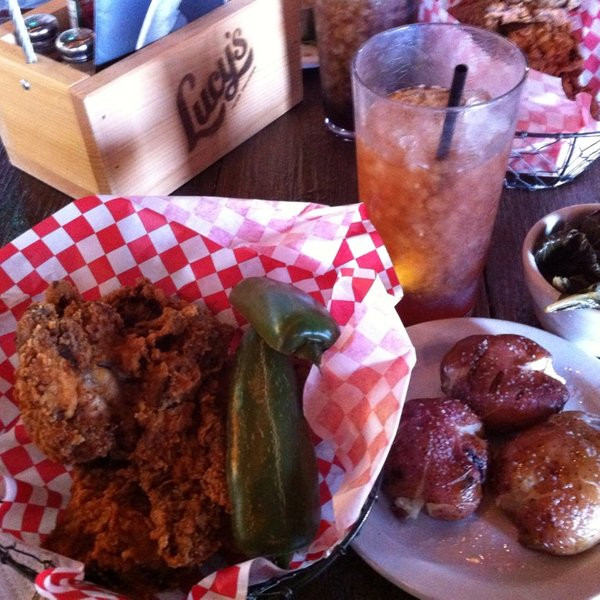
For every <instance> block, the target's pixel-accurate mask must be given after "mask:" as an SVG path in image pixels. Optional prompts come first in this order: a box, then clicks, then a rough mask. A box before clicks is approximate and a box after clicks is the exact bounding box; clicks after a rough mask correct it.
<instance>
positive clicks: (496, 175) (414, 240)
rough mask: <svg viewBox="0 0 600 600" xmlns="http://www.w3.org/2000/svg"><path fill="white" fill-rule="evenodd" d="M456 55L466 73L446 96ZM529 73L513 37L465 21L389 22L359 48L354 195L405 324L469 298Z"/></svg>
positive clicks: (458, 312)
mask: <svg viewBox="0 0 600 600" xmlns="http://www.w3.org/2000/svg"><path fill="white" fill-rule="evenodd" d="M457 65H460V66H463V65H465V66H466V67H467V69H466V70H467V73H466V80H465V82H464V89H463V91H462V94H459V96H458V97H459V101H458V105H457V106H455V107H448V99H449V90H450V87H451V84H452V80H453V75H454V72H455V67H456V66H457ZM462 68H463V69H464V67H462ZM526 76H527V62H526V59H525V57H524V55H523V53H522V52H521V51H520V50H519V48H518V47H517V46H516V45H514V44H513V43H512V42H509V41H508V40H507V39H505V38H503V37H501V36H499V35H497V34H495V33H491V32H488V31H485V30H483V29H477V28H473V27H467V26H463V25H455V24H445V23H419V24H414V25H407V26H404V27H398V28H395V29H390V30H387V31H384V32H382V33H379V34H377V35H375V36H373V37H371V38H370V39H369V40H368V41H367V42H365V44H363V45H362V46H361V48H360V49H359V50H358V52H357V53H356V56H355V59H354V62H353V66H352V80H353V96H354V114H355V132H356V156H357V169H358V187H359V199H360V200H361V201H363V202H364V203H365V206H366V208H367V212H368V214H369V218H370V219H371V221H372V223H373V225H374V226H375V228H376V229H377V230H378V232H379V233H380V235H381V237H382V239H383V242H384V244H385V246H386V248H387V250H388V252H389V254H390V256H391V258H392V261H393V263H394V268H395V270H396V273H397V275H398V279H399V280H400V283H401V285H402V288H403V291H404V296H403V298H402V300H401V301H400V303H399V305H398V312H399V313H400V316H401V318H402V319H403V322H404V324H405V325H410V324H413V323H419V322H422V321H429V320H433V319H442V318H449V317H461V316H467V315H468V314H469V313H470V312H471V310H472V309H473V306H474V304H475V301H476V298H477V293H478V287H479V281H480V276H481V273H482V271H483V267H484V263H485V259H486V255H487V251H488V247H489V243H490V239H491V235H492V230H493V227H494V220H495V217H496V212H497V209H498V203H499V200H500V194H501V191H502V184H503V180H504V175H505V171H506V166H507V162H508V155H509V152H510V147H511V143H512V140H513V136H514V131H515V124H516V119H517V113H518V106H519V99H520V94H521V89H522V87H523V84H524V82H525V79H526Z"/></svg>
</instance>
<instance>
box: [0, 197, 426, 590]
mask: <svg viewBox="0 0 600 600" xmlns="http://www.w3.org/2000/svg"><path fill="white" fill-rule="evenodd" d="M247 276H268V277H271V278H273V279H278V280H281V281H287V282H291V283H293V284H294V285H297V286H298V287H300V288H302V289H303V290H305V291H307V292H309V293H310V294H312V295H313V296H314V297H315V298H317V299H319V300H320V301H322V302H323V303H324V304H325V305H326V306H328V308H329V309H330V311H331V313H332V315H333V316H334V317H335V319H336V320H337V321H338V323H339V324H340V325H341V336H340V338H339V340H338V341H337V342H336V344H335V346H334V347H333V348H331V349H330V350H329V351H328V352H326V353H325V356H324V358H323V363H322V366H321V371H320V372H319V371H318V370H316V369H313V370H312V371H311V373H310V374H309V378H308V380H307V382H306V386H305V391H304V405H305V414H306V416H307V419H308V421H309V423H310V425H311V427H312V429H313V432H314V433H315V436H316V439H317V444H316V451H317V456H318V462H319V470H320V474H321V481H320V493H321V502H322V521H321V526H320V530H319V534H318V536H317V539H316V540H315V541H314V543H313V544H312V545H311V547H310V548H309V549H308V552H307V553H306V554H297V555H295V556H294V559H293V562H292V565H291V567H292V568H294V569H298V568H302V567H305V566H307V565H309V564H311V563H312V562H314V561H316V560H319V559H320V558H323V557H326V556H327V555H328V554H330V553H331V551H332V550H333V548H334V547H335V546H336V545H337V544H338V543H339V542H340V541H341V540H342V539H343V538H344V536H345V535H346V533H347V531H348V528H349V527H350V526H351V525H352V524H353V523H354V522H355V521H356V519H357V517H358V515H359V512H360V509H361V507H362V505H363V504H364V502H365V500H366V498H367V496H368V494H369V492H370V490H371V487H372V485H373V483H374V481H375V480H376V478H377V476H378V474H379V472H380V470H381V467H382V465H383V462H384V460H385V457H386V456H387V453H388V451H389V447H390V445H391V442H392V440H393V437H394V434H395V431H396V428H397V425H398V422H399V418H400V412H401V409H402V405H403V402H404V398H405V394H406V389H407V385H408V379H409V375H410V372H411V369H412V366H413V365H414V360H415V355H414V349H413V347H412V345H411V343H410V341H409V339H408V337H407V335H406V331H405V330H404V328H403V326H402V324H401V322H400V320H399V318H398V316H397V314H396V311H395V308H394V306H395V304H396V303H397V301H398V300H399V298H400V294H401V291H400V287H399V285H398V282H397V279H396V276H395V274H394V271H393V268H392V266H391V262H390V259H389V256H388V254H387V252H386V251H385V249H384V246H383V244H382V242H381V239H380V237H379V235H378V234H377V233H376V232H375V230H374V228H373V226H372V225H371V224H370V222H369V221H368V220H367V218H366V216H365V212H364V208H363V206H362V205H359V204H355V205H348V206H342V207H335V208H333V207H325V206H321V205H317V204H306V203H299V202H270V201H261V200H252V201H251V200H235V199H219V198H187V197H171V198H166V197H165V198H162V197H161V198H158V197H145V198H141V197H130V198H121V197H95V196H93V197H87V198H82V199H79V200H77V201H75V202H73V203H71V204H69V205H68V206H66V207H65V208H63V209H62V210H60V211H59V212H57V213H55V214H54V215H53V216H51V217H50V218H48V219H46V220H45V221H43V222H41V223H40V224H38V225H36V226H35V227H33V228H32V229H31V230H29V231H27V232H26V233H24V234H23V235H21V236H19V237H18V238H17V239H15V240H14V241H13V242H12V243H10V244H8V245H7V246H5V247H4V248H2V249H0V475H1V476H2V478H3V482H4V483H3V485H1V484H0V492H1V493H2V495H3V502H2V504H1V506H0V535H1V534H2V533H6V534H11V535H12V536H14V537H15V538H16V539H17V540H19V543H26V544H30V545H32V546H36V545H39V544H40V542H41V540H42V538H43V535H44V534H47V533H48V532H49V531H51V530H52V528H53V526H54V524H55V521H56V517H57V515H58V513H59V512H60V510H61V508H62V507H64V506H65V503H66V501H67V498H68V490H69V485H70V475H69V472H68V470H67V469H65V468H64V467H63V466H61V465H58V464H56V463H53V462H51V461H50V460H48V459H47V458H46V457H45V456H44V455H43V454H42V453H41V452H40V451H39V450H38V449H37V448H36V447H35V446H33V445H32V444H31V443H30V441H29V438H28V436H27V434H26V432H25V429H24V427H23V425H22V423H21V421H20V418H19V411H18V407H17V406H16V405H15V403H14V401H13V398H12V386H13V382H14V369H15V366H16V360H17V359H16V354H15V327H16V323H17V320H18V319H19V317H20V316H21V315H22V314H23V311H24V310H25V309H26V308H27V306H28V305H29V304H30V303H31V302H32V301H33V300H38V299H40V298H42V296H43V292H44V290H45V288H46V287H47V285H48V283H49V282H51V281H53V280H56V279H61V278H65V277H66V278H69V279H70V280H72V281H73V283H74V284H75V286H76V287H77V289H78V290H79V291H80V292H81V293H82V294H83V297H84V298H85V299H96V298H98V297H99V296H100V295H102V294H105V293H107V292H109V291H111V290H114V289H115V288H117V287H119V286H121V285H127V284H133V283H134V282H135V281H136V280H137V279H138V278H139V277H147V278H149V279H150V280H151V281H153V282H154V283H155V284H156V285H158V286H159V287H161V288H162V289H163V290H165V291H166V292H168V293H169V294H178V295H179V296H180V297H182V298H185V299H186V300H188V301H191V302H195V301H202V302H204V303H205V304H206V305H208V306H209V307H210V308H211V309H212V310H213V312H214V313H215V314H216V315H217V317H218V318H219V319H221V320H223V321H225V322H229V323H234V324H237V325H240V326H243V324H242V323H237V321H236V315H235V314H234V313H233V311H232V309H231V308H230V305H229V302H228V293H229V291H230V290H231V288H232V287H233V286H234V285H235V284H236V283H237V282H238V281H240V280H241V279H242V278H244V277H247ZM0 482H2V479H0ZM57 564H59V565H61V566H59V567H58V568H50V569H46V570H44V571H43V572H42V573H40V575H39V576H38V577H37V580H36V584H35V586H36V589H37V591H38V592H39V594H40V595H41V596H42V597H44V598H54V599H57V600H63V599H65V600H66V599H67V598H68V599H69V600H82V599H84V598H90V597H93V598H100V597H101V598H114V599H118V598H121V597H120V596H118V595H116V594H111V593H109V592H102V591H100V590H98V589H93V587H90V586H89V585H88V584H87V583H85V581H84V573H83V566H82V565H77V566H76V567H74V566H73V565H72V563H70V564H66V563H65V562H64V561H62V562H61V561H60V560H59V561H58V562H57ZM4 568H6V567H4ZM280 573H282V571H281V570H279V569H277V568H276V567H275V566H274V565H272V564H271V563H270V562H268V561H266V560H265V559H256V560H254V561H248V562H246V563H243V564H240V565H234V566H231V567H230V568H228V569H225V570H223V571H219V572H216V573H213V574H212V575H211V576H209V577H207V578H206V579H204V580H202V581H201V582H199V583H198V584H197V585H196V586H194V587H193V589H192V590H191V591H189V594H188V596H187V598H188V600H193V599H199V598H205V599H221V598H243V597H245V595H246V590H247V587H248V585H249V584H254V583H258V582H260V581H264V580H266V579H269V578H270V577H272V576H273V575H276V574H280ZM103 594H104V595H103ZM184 596H185V594H183V593H182V594H180V595H179V596H176V597H177V598H183V597H184ZM169 597H170V598H171V597H172V596H169Z"/></svg>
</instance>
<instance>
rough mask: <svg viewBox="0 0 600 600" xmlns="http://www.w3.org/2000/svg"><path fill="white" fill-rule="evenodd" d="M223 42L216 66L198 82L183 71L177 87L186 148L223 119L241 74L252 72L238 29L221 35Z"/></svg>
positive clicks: (249, 54)
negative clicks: (224, 42) (224, 41)
mask: <svg viewBox="0 0 600 600" xmlns="http://www.w3.org/2000/svg"><path fill="white" fill-rule="evenodd" d="M225 38H226V40H227V43H226V45H225V48H224V51H223V55H222V56H221V57H220V58H219V59H218V60H217V64H216V68H215V69H214V71H212V72H211V73H210V74H209V75H208V77H206V79H205V80H204V81H202V82H200V83H199V82H198V81H197V79H196V76H195V75H194V74H193V73H186V74H185V75H184V76H183V78H182V80H181V81H180V83H179V86H178V88H177V110H178V112H179V117H180V118H181V123H182V125H183V129H184V131H185V135H186V137H187V142H188V150H189V151H190V152H191V151H192V150H194V148H196V146H197V144H198V141H199V140H200V139H201V138H204V137H208V136H211V135H213V134H214V133H215V132H216V131H218V130H219V128H220V127H221V125H223V122H224V121H225V115H226V112H227V107H228V106H230V105H231V103H232V102H234V101H235V100H236V98H237V97H238V95H239V93H241V90H242V89H243V86H242V82H243V79H244V76H245V75H247V78H248V79H249V78H250V76H251V75H252V72H253V69H252V66H253V61H254V52H253V51H252V48H251V46H250V45H249V43H248V40H246V39H245V38H244V37H243V36H242V30H241V29H240V28H237V29H234V30H233V32H229V31H228V32H227V33H226V34H225Z"/></svg>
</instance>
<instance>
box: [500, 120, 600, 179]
mask: <svg viewBox="0 0 600 600" xmlns="http://www.w3.org/2000/svg"><path fill="white" fill-rule="evenodd" d="M598 157H600V131H592V132H581V133H531V132H528V131H518V132H517V133H516V134H515V143H514V144H513V149H512V151H511V154H510V158H509V162H508V170H507V172H506V177H505V179H504V186H505V187H507V188H509V189H526V190H547V189H550V188H555V187H559V186H561V185H563V184H565V183H569V182H570V181H573V179H575V178H576V177H577V176H578V175H580V174H581V173H583V172H584V171H585V170H586V169H587V168H588V167H589V166H590V165H591V164H592V163H593V162H594V161H595V160H596V159H597V158H598Z"/></svg>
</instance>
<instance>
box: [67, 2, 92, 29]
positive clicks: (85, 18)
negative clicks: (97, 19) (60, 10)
mask: <svg viewBox="0 0 600 600" xmlns="http://www.w3.org/2000/svg"><path fill="white" fill-rule="evenodd" d="M67 10H68V13H69V23H70V24H71V28H73V29H74V28H75V27H87V28H88V29H94V0H67Z"/></svg>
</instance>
